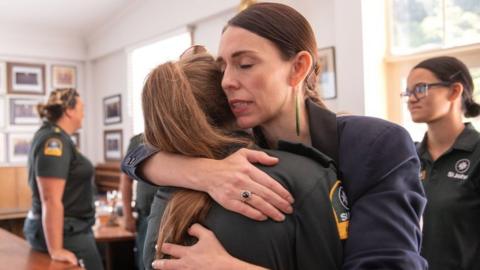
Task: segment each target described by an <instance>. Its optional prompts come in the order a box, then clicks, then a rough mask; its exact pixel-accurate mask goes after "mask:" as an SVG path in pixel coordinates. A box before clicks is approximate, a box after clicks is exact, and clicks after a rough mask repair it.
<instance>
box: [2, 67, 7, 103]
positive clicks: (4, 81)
mask: <svg viewBox="0 0 480 270" xmlns="http://www.w3.org/2000/svg"><path fill="white" fill-rule="evenodd" d="M6 92H7V66H6V65H5V62H0V95H3V94H5V93H6Z"/></svg>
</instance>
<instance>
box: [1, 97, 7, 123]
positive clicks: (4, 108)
mask: <svg viewBox="0 0 480 270" xmlns="http://www.w3.org/2000/svg"><path fill="white" fill-rule="evenodd" d="M6 105H7V103H6V102H5V99H4V98H2V97H0V128H3V127H5V121H6V120H5V118H6V115H5V114H6V113H7V112H8V111H7V106H6Z"/></svg>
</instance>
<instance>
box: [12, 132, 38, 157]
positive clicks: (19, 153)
mask: <svg viewBox="0 0 480 270" xmlns="http://www.w3.org/2000/svg"><path fill="white" fill-rule="evenodd" d="M32 138H33V133H10V134H8V140H7V144H8V161H9V162H12V163H20V162H27V160H28V151H30V144H31V141H32Z"/></svg>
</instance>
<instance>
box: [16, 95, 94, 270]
mask: <svg viewBox="0 0 480 270" xmlns="http://www.w3.org/2000/svg"><path fill="white" fill-rule="evenodd" d="M37 109H38V114H39V115H40V117H41V118H42V119H44V120H45V122H44V123H43V125H42V126H41V127H40V129H39V130H38V131H37V132H36V133H35V135H34V137H33V140H32V144H31V147H30V152H29V155H28V183H29V185H30V188H31V189H32V208H31V209H30V212H29V213H28V216H27V218H26V219H25V224H24V234H25V237H26V239H27V240H28V242H29V243H30V245H31V246H32V248H33V249H35V250H38V251H42V252H48V253H49V254H50V257H51V258H52V259H53V260H58V261H64V262H68V263H71V264H75V265H80V266H84V267H85V268H86V269H88V270H90V269H92V270H97V269H103V265H102V261H101V258H100V255H99V253H98V250H97V246H96V244H95V239H94V236H93V232H92V229H91V227H92V225H93V224H94V223H95V208H94V205H93V186H92V180H93V166H92V164H91V163H90V161H89V160H88V159H87V158H86V157H85V156H83V155H82V154H81V153H80V152H79V151H78V150H77V149H76V147H75V145H74V144H73V142H72V140H71V138H70V136H71V135H72V134H73V133H74V132H76V131H77V130H78V129H80V128H81V127H82V121H83V116H84V109H83V101H82V99H81V98H80V97H79V95H78V93H77V92H76V91H75V89H58V90H55V91H52V92H51V94H50V97H49V98H48V102H47V103H46V104H39V105H38V107H37Z"/></svg>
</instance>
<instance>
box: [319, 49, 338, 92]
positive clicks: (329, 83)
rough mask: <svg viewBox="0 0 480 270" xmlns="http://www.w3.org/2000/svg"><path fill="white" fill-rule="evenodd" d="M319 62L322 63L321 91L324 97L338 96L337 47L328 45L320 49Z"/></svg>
mask: <svg viewBox="0 0 480 270" xmlns="http://www.w3.org/2000/svg"><path fill="white" fill-rule="evenodd" d="M318 63H319V65H320V75H319V79H318V80H319V81H318V85H319V91H320V93H319V94H320V97H321V98H322V99H334V98H336V97H337V79H336V74H335V48H334V47H328V48H323V49H319V50H318Z"/></svg>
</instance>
